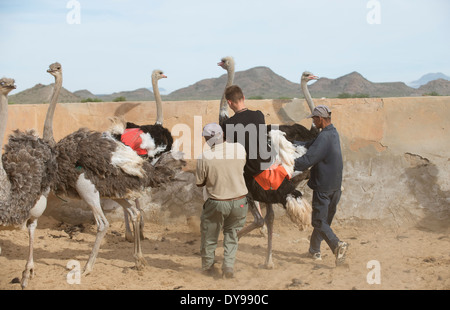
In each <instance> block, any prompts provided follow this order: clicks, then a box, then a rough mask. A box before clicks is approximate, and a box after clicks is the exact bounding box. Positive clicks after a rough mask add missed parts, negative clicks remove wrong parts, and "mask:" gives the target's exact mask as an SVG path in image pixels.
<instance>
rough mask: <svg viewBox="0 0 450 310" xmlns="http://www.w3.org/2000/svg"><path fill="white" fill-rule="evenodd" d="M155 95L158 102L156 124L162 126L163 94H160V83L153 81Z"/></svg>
mask: <svg viewBox="0 0 450 310" xmlns="http://www.w3.org/2000/svg"><path fill="white" fill-rule="evenodd" d="M152 86H153V95H154V96H155V102H156V123H157V124H160V125H162V123H163V112H162V101H161V94H160V93H159V88H158V81H157V80H156V79H152Z"/></svg>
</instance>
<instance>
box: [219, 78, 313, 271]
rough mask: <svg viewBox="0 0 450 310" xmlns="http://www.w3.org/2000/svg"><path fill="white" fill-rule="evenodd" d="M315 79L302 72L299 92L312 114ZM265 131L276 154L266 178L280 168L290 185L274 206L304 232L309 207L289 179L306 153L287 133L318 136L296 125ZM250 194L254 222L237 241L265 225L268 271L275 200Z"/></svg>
mask: <svg viewBox="0 0 450 310" xmlns="http://www.w3.org/2000/svg"><path fill="white" fill-rule="evenodd" d="M316 78H317V77H316V76H314V75H312V74H311V73H310V72H304V73H303V74H302V78H301V85H302V90H303V92H304V94H305V98H306V100H307V102H308V105H309V106H310V109H311V108H312V110H313V109H314V104H313V102H312V99H311V96H310V95H309V92H308V90H307V86H306V84H307V82H308V81H310V80H312V79H316ZM219 119H220V116H219ZM267 130H268V132H269V134H268V135H269V138H270V140H271V144H272V147H273V149H274V151H275V153H276V154H277V156H276V160H275V162H274V164H273V165H272V167H271V168H270V169H268V170H267V171H269V174H270V173H273V172H275V170H273V168H275V167H277V166H279V165H281V166H283V168H284V170H285V175H284V176H283V179H285V178H287V179H288V180H289V181H288V182H291V185H290V189H289V193H279V192H276V195H277V199H278V201H277V202H281V203H282V204H283V206H284V207H285V208H286V211H287V214H288V215H289V217H290V218H291V220H292V221H293V222H294V223H295V224H296V225H297V226H298V227H299V229H300V230H304V229H305V228H306V227H307V226H309V225H310V223H311V212H312V209H311V206H310V205H309V203H308V202H307V201H306V200H305V199H304V198H302V197H301V193H300V192H298V191H297V190H295V186H294V183H293V181H294V180H291V179H292V178H293V177H294V176H295V174H294V169H293V166H294V160H295V158H297V157H300V156H302V155H303V154H304V153H305V152H306V149H304V148H303V147H295V146H294V145H293V144H292V143H291V142H290V141H288V139H287V138H286V135H287V133H286V132H289V138H290V139H292V140H300V141H307V140H311V139H313V138H314V136H315V135H316V134H317V130H316V129H315V127H312V128H311V130H308V129H306V128H305V127H303V126H301V125H298V124H294V125H291V126H289V125H284V126H283V127H282V126H279V130H275V129H273V128H272V126H270V125H268V128H267ZM285 131H286V132H285ZM291 132H292V133H291ZM267 171H265V172H267ZM306 176H307V173H303V174H301V176H300V177H297V178H296V179H295V182H296V183H297V182H299V181H301V180H303V179H304V178H305V177H306ZM249 191H250V193H251V194H252V196H253V198H255V199H254V200H253V199H249V201H250V206H251V208H250V210H251V212H252V214H253V217H254V222H253V223H251V224H250V225H248V226H247V227H244V228H243V229H242V230H240V231H239V232H238V237H239V238H240V237H242V236H244V235H245V234H247V233H249V232H250V231H252V230H253V229H255V228H258V227H262V226H263V225H264V224H266V225H267V233H268V250H267V256H266V262H265V265H266V267H267V268H273V261H272V235H273V221H274V212H273V206H272V203H274V202H275V200H272V199H269V197H268V196H267V195H265V194H264V192H263V191H262V188H259V187H254V188H249ZM258 202H262V203H265V204H266V216H265V218H264V219H263V218H262V216H261V211H260V208H259V206H258Z"/></svg>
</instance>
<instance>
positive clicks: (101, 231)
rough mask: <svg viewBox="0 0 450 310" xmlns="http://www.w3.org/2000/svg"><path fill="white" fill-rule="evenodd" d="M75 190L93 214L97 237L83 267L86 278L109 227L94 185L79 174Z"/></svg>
mask: <svg viewBox="0 0 450 310" xmlns="http://www.w3.org/2000/svg"><path fill="white" fill-rule="evenodd" d="M76 190H77V192H78V194H79V195H80V197H81V199H83V200H84V201H85V202H86V203H87V204H88V205H89V207H91V210H92V213H93V214H94V218H95V222H96V223H97V236H96V237H95V243H94V247H93V248H92V252H91V255H90V256H89V260H88V262H87V263H86V266H85V267H84V272H83V275H84V276H87V275H88V274H90V273H91V271H92V268H93V266H94V263H95V259H96V258H97V254H98V251H99V249H100V244H101V243H102V240H103V237H105V235H106V232H107V230H108V227H109V223H108V220H107V219H106V217H105V214H104V213H103V210H102V206H101V204H100V194H99V192H98V191H97V189H96V188H95V185H94V184H92V182H91V181H89V180H88V179H86V178H85V177H84V174H81V175H80V176H79V177H78V180H77V183H76Z"/></svg>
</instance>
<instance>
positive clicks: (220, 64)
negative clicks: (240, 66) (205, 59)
mask: <svg viewBox="0 0 450 310" xmlns="http://www.w3.org/2000/svg"><path fill="white" fill-rule="evenodd" d="M224 64H225V63H224V62H223V61H221V62H219V63H217V65H218V66H221V67H223V65H224Z"/></svg>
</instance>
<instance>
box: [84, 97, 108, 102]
mask: <svg viewBox="0 0 450 310" xmlns="http://www.w3.org/2000/svg"><path fill="white" fill-rule="evenodd" d="M81 102H103V100H102V99H99V98H86V99H83V100H81Z"/></svg>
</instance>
